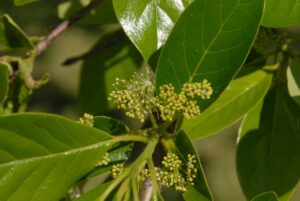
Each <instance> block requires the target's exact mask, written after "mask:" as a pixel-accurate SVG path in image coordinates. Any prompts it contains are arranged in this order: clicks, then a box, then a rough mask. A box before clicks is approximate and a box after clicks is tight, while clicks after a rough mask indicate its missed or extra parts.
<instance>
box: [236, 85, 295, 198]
mask: <svg viewBox="0 0 300 201" xmlns="http://www.w3.org/2000/svg"><path fill="white" fill-rule="evenodd" d="M259 106H260V105H258V107H259ZM253 112H254V113H255V114H256V115H257V116H256V118H257V119H260V121H259V125H257V122H258V121H253V120H254V117H253V114H251V113H252V112H251V113H250V117H251V118H250V121H251V122H252V123H253V125H252V126H251V125H250V123H251V122H250V123H249V122H248V117H247V118H246V119H245V122H244V124H246V125H247V126H246V127H245V128H244V127H242V131H241V132H242V133H245V131H244V129H247V130H248V132H247V133H245V134H244V135H243V136H242V137H241V140H240V141H239V143H238V147H237V172H238V176H239V180H240V184H241V186H242V189H243V191H244V193H245V195H246V197H247V198H248V199H251V198H253V197H254V196H255V195H257V194H259V193H263V192H267V191H274V192H275V193H276V194H277V195H278V197H279V198H280V200H282V201H283V200H288V197H289V195H290V193H291V192H292V191H293V189H294V187H295V186H296V185H297V183H298V181H299V178H300V163H299V161H300V147H299V143H300V124H299V122H300V106H299V105H297V104H296V103H295V102H294V100H293V99H292V98H291V97H290V96H289V94H288V91H287V88H286V87H284V85H283V86H278V87H276V88H275V89H273V90H272V91H271V92H270V93H269V94H268V95H267V96H266V99H265V101H264V105H263V108H262V112H261V114H260V113H259V112H257V110H256V109H255V110H254V111H253ZM259 114H260V116H259ZM257 126H258V128H257V129H255V128H256V127H257ZM251 127H252V128H254V130H253V129H251Z"/></svg>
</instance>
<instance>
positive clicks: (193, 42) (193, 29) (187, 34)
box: [156, 0, 263, 111]
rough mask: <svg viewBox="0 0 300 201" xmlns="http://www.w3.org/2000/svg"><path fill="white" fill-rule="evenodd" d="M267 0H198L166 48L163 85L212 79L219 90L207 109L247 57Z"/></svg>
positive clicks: (158, 77)
mask: <svg viewBox="0 0 300 201" xmlns="http://www.w3.org/2000/svg"><path fill="white" fill-rule="evenodd" d="M262 10H263V1H261V0H240V1H237V0H228V1H222V0H196V1H194V2H193V3H192V4H191V5H190V6H189V7H188V8H187V9H186V10H185V12H184V13H183V14H182V16H181V17H180V19H179V20H178V22H177V23H176V25H175V27H174V29H173V31H172V33H171V34H170V36H169V38H168V41H167V42H166V45H165V47H164V48H163V50H162V53H161V56H160V60H159V63H158V67H157V72H156V83H157V88H158V87H159V86H161V85H163V84H169V83H172V84H173V86H174V87H175V89H176V91H177V92H178V91H180V89H181V87H182V85H183V84H184V83H186V82H189V81H190V82H199V81H202V80H204V79H207V80H208V81H209V82H211V83H212V87H213V89H214V93H213V95H212V97H211V99H210V100H206V101H201V102H200V108H201V109H202V111H203V110H204V109H205V108H206V107H208V105H210V104H211V103H212V102H214V101H215V100H216V98H217V97H218V96H219V95H220V94H221V93H222V91H223V90H224V89H225V88H226V86H227V85H228V83H229V82H230V80H231V79H232V78H233V76H234V75H235V74H236V73H237V71H238V70H239V68H240V66H241V64H242V63H243V62H244V60H245V58H246V56H247V55H248V52H249V50H250V47H251V45H252V43H253V40H254V38H255V36H256V33H257V31H258V27H259V24H260V21H261V16H262Z"/></svg>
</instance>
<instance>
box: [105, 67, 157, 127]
mask: <svg viewBox="0 0 300 201" xmlns="http://www.w3.org/2000/svg"><path fill="white" fill-rule="evenodd" d="M151 80H152V78H151V72H150V70H149V69H146V72H145V73H141V74H136V73H135V74H134V75H133V76H132V78H131V79H130V80H129V81H126V80H124V79H119V78H117V79H116V82H115V84H113V86H114V87H115V88H116V90H115V91H112V92H111V93H110V95H109V98H108V99H109V100H113V101H114V103H115V104H116V105H117V107H118V108H119V109H122V110H124V111H125V114H126V115H127V116H129V117H131V118H137V119H139V120H140V121H141V122H144V121H145V118H146V117H147V115H149V113H150V112H152V110H153V108H154V107H155V105H156V98H154V93H155V84H154V83H153V82H152V81H151Z"/></svg>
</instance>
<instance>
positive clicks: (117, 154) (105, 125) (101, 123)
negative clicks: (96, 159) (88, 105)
mask: <svg viewBox="0 0 300 201" xmlns="http://www.w3.org/2000/svg"><path fill="white" fill-rule="evenodd" d="M94 128H97V129H99V130H102V131H104V132H106V133H109V134H112V135H121V134H126V133H128V130H129V129H128V128H127V127H126V126H125V125H124V124H123V123H122V122H120V121H117V120H114V119H112V118H110V117H105V116H97V117H94ZM132 148H133V144H132V143H128V142H121V143H116V144H114V145H113V147H112V148H110V149H109V150H108V151H107V152H108V153H109V164H108V165H104V166H103V165H102V166H100V167H97V168H96V169H95V170H94V171H92V172H91V173H89V174H88V175H87V177H86V178H87V179H91V178H94V177H97V176H100V175H103V174H104V173H106V172H108V171H110V170H111V168H112V166H113V165H114V164H116V163H121V162H124V161H126V160H127V159H128V158H129V155H130V154H131V151H132Z"/></svg>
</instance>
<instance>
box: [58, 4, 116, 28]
mask: <svg viewBox="0 0 300 201" xmlns="http://www.w3.org/2000/svg"><path fill="white" fill-rule="evenodd" d="M89 3H90V0H70V1H66V2H63V3H61V4H59V5H58V16H59V18H61V19H67V18H69V17H70V16H71V15H73V14H74V13H75V12H76V11H78V10H80V9H81V8H83V7H84V6H86V5H88V4H89ZM116 22H117V19H116V17H115V14H114V9H113V6H112V1H111V0H103V1H102V2H101V3H100V4H99V5H98V6H97V7H96V8H95V9H94V10H93V11H91V13H90V14H89V15H87V16H86V17H84V18H83V19H82V20H81V21H80V23H83V24H101V25H102V24H110V23H116Z"/></svg>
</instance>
